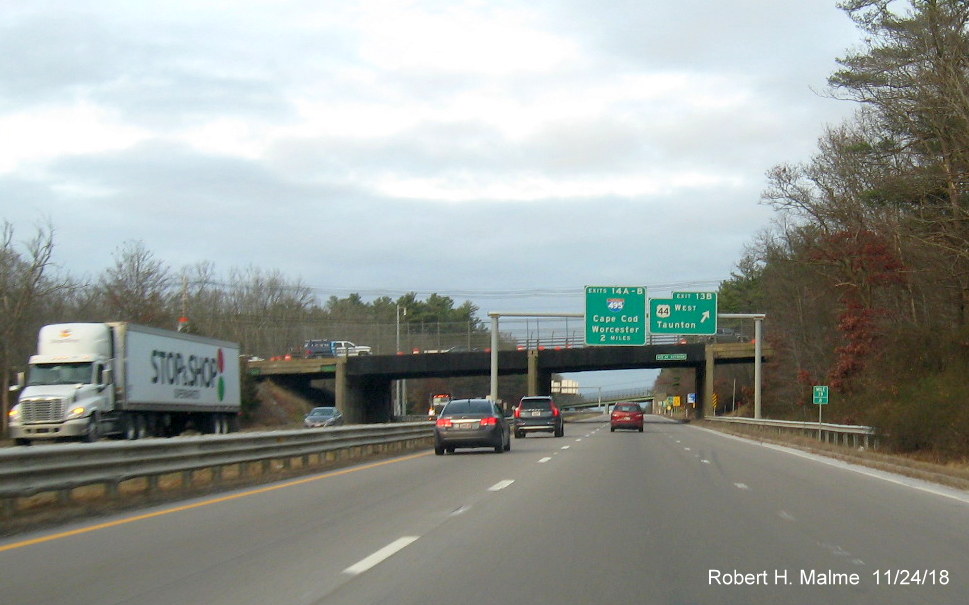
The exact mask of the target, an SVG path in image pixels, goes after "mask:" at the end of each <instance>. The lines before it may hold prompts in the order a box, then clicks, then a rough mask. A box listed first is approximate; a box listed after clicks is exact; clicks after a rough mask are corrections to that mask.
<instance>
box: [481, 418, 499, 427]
mask: <svg viewBox="0 0 969 605" xmlns="http://www.w3.org/2000/svg"><path fill="white" fill-rule="evenodd" d="M493 424H498V419H497V418H495V417H494V416H489V417H487V418H482V419H481V426H491V425H493Z"/></svg>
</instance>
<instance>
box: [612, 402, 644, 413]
mask: <svg viewBox="0 0 969 605" xmlns="http://www.w3.org/2000/svg"><path fill="white" fill-rule="evenodd" d="M616 411H617V412H639V411H640V407H639V406H638V405H636V404H635V403H620V404H618V405H616Z"/></svg>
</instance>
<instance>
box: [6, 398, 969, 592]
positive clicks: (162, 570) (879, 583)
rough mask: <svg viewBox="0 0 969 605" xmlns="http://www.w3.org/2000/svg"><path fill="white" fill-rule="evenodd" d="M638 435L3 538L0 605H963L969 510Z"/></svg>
mask: <svg viewBox="0 0 969 605" xmlns="http://www.w3.org/2000/svg"><path fill="white" fill-rule="evenodd" d="M647 419H648V420H647V424H646V429H645V431H644V432H643V433H638V432H633V431H629V432H626V431H617V432H615V433H610V431H609V427H608V424H607V423H603V422H599V421H596V420H592V421H586V422H579V423H571V424H568V425H566V435H565V437H564V438H558V439H557V438H554V437H551V436H545V435H541V436H539V435H536V436H532V437H528V438H526V439H514V440H513V441H512V450H511V451H510V452H507V453H503V454H495V453H494V452H493V451H492V450H488V449H481V450H473V451H466V450H459V451H458V453H456V454H455V455H447V456H434V455H433V453H432V452H430V451H429V452H426V453H420V454H416V455H408V456H402V457H399V458H393V459H388V460H382V461H379V462H376V463H369V464H362V465H358V466H354V467H348V468H345V469H341V470H337V471H332V472H328V473H322V474H318V475H312V476H307V477H303V478H300V479H295V480H289V481H284V482H280V483H275V484H271V485H265V486H260V487H258V488H253V489H248V490H239V491H234V492H229V493H224V494H220V495H218V496H210V497H206V498H198V499H194V500H189V501H185V502H181V503H179V504H175V505H166V506H161V507H157V508H151V509H144V510H140V511H136V512H128V513H125V514H123V515H117V516H112V517H104V518H100V519H96V520H88V521H85V522H83V523H77V524H73V525H69V526H63V527H59V528H56V529H48V530H45V531H42V532H36V533H31V534H20V535H17V536H15V537H11V538H7V539H5V540H2V541H0V602H3V603H18V604H28V603H44V604H48V603H49V604H54V603H56V604H71V605H77V604H87V603H91V604H94V603H112V604H113V603H131V604H134V603H137V604H140V605H150V604H175V603H177V604H191V603H199V604H202V603H204V604H213V605H214V604H233V605H241V604H249V603H251V604H259V605H264V604H266V603H274V604H326V605H336V604H354V605H360V604H377V603H387V604H391V603H393V604H415V605H416V604H422V605H423V604H437V603H441V604H443V603H498V604H504V603H511V604H516V603H522V604H524V603H529V604H544V603H548V604H552V603H555V604H570V603H575V604H591V603H617V604H626V603H630V604H632V603H636V604H639V603H642V604H651V603H657V604H660V603H663V604H673V605H690V604H706V603H725V604H726V603H731V604H732V603H737V604H750V603H781V604H787V603H792V604H800V603H805V604H808V603H810V604H812V605H815V604H817V603H826V604H842V603H843V604H851V605H858V604H865V603H872V604H874V603H877V604H879V605H883V604H894V603H898V604H902V603H904V604H909V603H930V604H937V603H938V604H945V603H960V604H961V603H965V602H967V598H969V597H967V595H969V492H964V491H959V490H953V489H948V488H943V487H938V486H933V485H930V484H925V483H921V482H919V481H916V480H912V479H906V478H902V477H899V476H895V475H889V474H886V473H880V472H877V471H871V470H869V469H864V468H860V467H851V466H849V465H846V464H843V463H838V462H832V461H828V460H826V459H823V458H819V457H815V456H811V455H808V454H803V453H799V452H796V451H794V450H788V449H785V448H781V447H777V446H769V445H762V444H758V443H755V442H751V441H745V440H742V439H738V438H735V437H730V436H727V435H723V434H719V433H714V432H711V431H707V430H704V429H701V428H697V427H692V426H689V425H681V424H676V423H672V422H669V421H666V420H664V419H661V418H657V417H647Z"/></svg>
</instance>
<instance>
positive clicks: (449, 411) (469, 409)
mask: <svg viewBox="0 0 969 605" xmlns="http://www.w3.org/2000/svg"><path fill="white" fill-rule="evenodd" d="M491 413H492V407H491V402H490V401H488V400H486V399H460V400H457V401H452V402H451V403H449V404H447V406H446V407H445V408H444V411H443V412H441V415H442V416H453V415H454V414H486V415H488V414H491Z"/></svg>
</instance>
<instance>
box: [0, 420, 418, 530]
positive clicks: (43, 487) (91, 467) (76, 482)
mask: <svg viewBox="0 0 969 605" xmlns="http://www.w3.org/2000/svg"><path fill="white" fill-rule="evenodd" d="M432 436H433V425H431V424H429V423H428V422H413V423H396V424H372V425H360V426H351V427H334V428H328V429H323V430H288V431H273V432H260V433H230V434H227V435H208V436H205V437H176V438H172V439H144V440H139V441H105V442H98V443H91V444H58V445H41V446H31V447H16V448H6V449H4V450H3V451H0V498H3V499H6V500H7V501H8V508H9V501H10V500H11V499H16V498H21V497H27V496H32V495H35V494H38V493H41V492H51V491H56V492H60V493H61V496H60V497H61V499H67V498H69V497H70V490H73V489H74V488H77V487H81V486H87V485H94V484H103V485H105V486H106V489H107V490H108V492H109V493H113V494H116V493H117V490H118V487H119V485H120V484H121V483H122V482H124V481H127V480H130V479H134V478H141V477H147V478H148V479H149V489H151V488H152V486H154V487H157V480H158V478H159V477H161V476H163V475H169V474H172V473H191V472H193V471H197V470H200V469H219V470H221V469H222V468H223V467H226V466H231V465H247V464H253V463H262V464H268V463H270V462H272V461H274V460H281V461H283V466H288V462H289V461H290V460H292V459H294V458H301V457H311V456H319V460H320V461H323V460H332V459H337V457H335V456H330V455H331V454H334V453H339V452H340V451H342V450H353V449H354V448H362V451H365V452H366V453H370V452H371V451H383V450H384V449H387V447H388V446H391V447H392V446H393V444H402V445H404V446H415V445H419V444H420V445H423V444H421V443H420V442H421V441H423V440H426V439H428V438H430V437H432ZM328 456H329V457H328ZM217 474H220V473H217ZM8 512H9V511H8Z"/></svg>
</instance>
